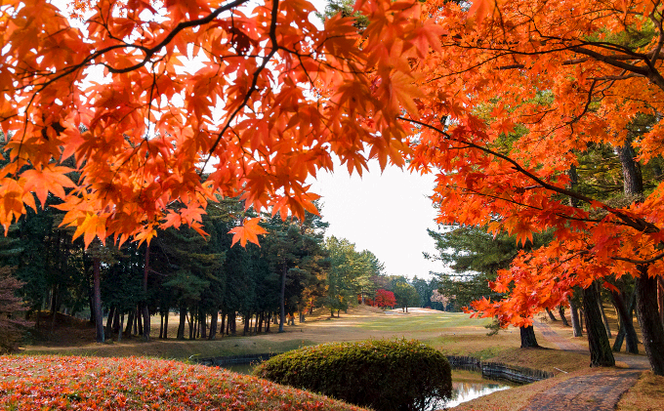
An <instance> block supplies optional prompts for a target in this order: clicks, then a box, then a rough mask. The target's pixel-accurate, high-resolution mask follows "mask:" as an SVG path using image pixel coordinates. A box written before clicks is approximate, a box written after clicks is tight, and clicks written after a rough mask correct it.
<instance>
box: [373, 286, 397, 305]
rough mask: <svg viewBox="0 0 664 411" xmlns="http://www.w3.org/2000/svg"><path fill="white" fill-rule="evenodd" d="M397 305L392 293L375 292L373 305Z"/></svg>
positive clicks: (380, 290) (381, 290)
mask: <svg viewBox="0 0 664 411" xmlns="http://www.w3.org/2000/svg"><path fill="white" fill-rule="evenodd" d="M396 304H397V300H396V298H394V293H393V292H392V291H387V290H383V289H382V288H381V289H378V290H376V298H375V299H374V305H375V306H377V307H381V308H385V307H390V308H391V307H394V306H395V305H396Z"/></svg>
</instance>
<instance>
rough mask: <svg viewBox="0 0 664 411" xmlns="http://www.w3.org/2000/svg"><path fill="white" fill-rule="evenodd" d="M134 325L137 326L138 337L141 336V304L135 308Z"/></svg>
mask: <svg viewBox="0 0 664 411" xmlns="http://www.w3.org/2000/svg"><path fill="white" fill-rule="evenodd" d="M136 324H137V325H138V335H143V308H142V304H138V305H137V306H136Z"/></svg>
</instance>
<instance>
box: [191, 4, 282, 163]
mask: <svg viewBox="0 0 664 411" xmlns="http://www.w3.org/2000/svg"><path fill="white" fill-rule="evenodd" d="M278 14H279V0H273V1H272V15H271V20H270V33H269V37H270V44H271V45H272V49H271V50H270V52H269V53H268V54H267V55H266V56H265V57H264V58H263V62H262V63H261V65H260V66H259V67H258V69H257V70H256V71H255V72H254V75H253V76H252V79H251V86H249V90H248V91H247V93H246V94H245V96H244V99H243V100H242V103H240V105H239V106H238V107H237V108H236V109H235V110H233V113H231V115H230V116H229V117H228V120H227V121H226V124H224V127H223V128H222V129H221V131H220V132H219V134H218V136H217V139H216V140H215V141H214V143H213V144H212V147H210V150H208V157H207V159H206V160H205V162H204V163H203V166H202V167H201V171H199V175H202V173H203V170H204V169H205V167H206V166H207V164H208V163H209V162H210V159H211V158H212V155H213V154H214V150H216V149H217V147H218V146H219V143H220V142H221V139H222V138H223V136H224V133H226V131H227V130H228V129H229V128H230V127H231V123H232V122H233V120H235V117H237V115H238V114H239V113H240V111H241V110H243V109H244V108H245V106H246V105H247V103H248V102H249V99H250V98H251V95H252V94H253V93H254V91H256V90H257V88H256V85H257V84H258V77H259V76H260V74H261V73H262V72H263V70H265V68H266V67H267V64H268V63H269V62H270V60H271V59H272V56H274V55H275V54H276V53H277V51H278V50H279V43H278V42H277V16H278Z"/></svg>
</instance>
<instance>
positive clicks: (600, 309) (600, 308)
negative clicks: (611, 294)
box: [595, 283, 613, 338]
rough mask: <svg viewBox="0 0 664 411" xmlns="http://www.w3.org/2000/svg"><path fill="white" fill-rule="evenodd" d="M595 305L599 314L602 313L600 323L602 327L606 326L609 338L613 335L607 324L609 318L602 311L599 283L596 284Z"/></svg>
mask: <svg viewBox="0 0 664 411" xmlns="http://www.w3.org/2000/svg"><path fill="white" fill-rule="evenodd" d="M595 284H597V283H595ZM597 306H598V307H599V312H600V314H602V323H604V328H606V335H607V336H608V337H609V338H612V337H613V336H612V335H611V326H610V325H609V319H608V318H606V312H604V304H603V303H602V296H601V294H600V291H599V284H597Z"/></svg>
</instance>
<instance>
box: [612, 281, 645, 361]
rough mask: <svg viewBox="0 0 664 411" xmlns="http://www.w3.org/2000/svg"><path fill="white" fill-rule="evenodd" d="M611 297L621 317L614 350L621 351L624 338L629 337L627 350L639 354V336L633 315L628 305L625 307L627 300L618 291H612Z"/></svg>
mask: <svg viewBox="0 0 664 411" xmlns="http://www.w3.org/2000/svg"><path fill="white" fill-rule="evenodd" d="M611 297H613V305H614V306H615V307H616V311H618V315H619V318H620V330H619V332H618V336H617V337H616V341H615V342H614V344H613V351H614V352H620V348H621V347H622V340H623V339H624V338H627V352H629V353H632V354H638V353H639V347H638V337H637V336H636V330H635V329H634V323H633V322H632V315H631V313H630V312H628V310H627V307H625V300H624V299H623V296H622V294H621V293H620V292H618V291H612V292H611Z"/></svg>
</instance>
